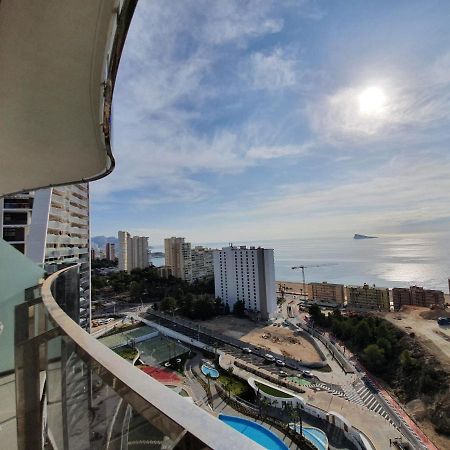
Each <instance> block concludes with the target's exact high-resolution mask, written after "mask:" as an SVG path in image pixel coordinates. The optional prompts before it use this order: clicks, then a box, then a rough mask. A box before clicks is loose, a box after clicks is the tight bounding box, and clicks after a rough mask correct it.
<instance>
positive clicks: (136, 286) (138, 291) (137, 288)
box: [130, 281, 144, 300]
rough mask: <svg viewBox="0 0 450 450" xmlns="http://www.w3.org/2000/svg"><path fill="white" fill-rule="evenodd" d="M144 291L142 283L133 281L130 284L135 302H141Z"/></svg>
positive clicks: (131, 294)
mask: <svg viewBox="0 0 450 450" xmlns="http://www.w3.org/2000/svg"><path fill="white" fill-rule="evenodd" d="M143 291H144V286H143V285H142V283H138V282H137V281H132V282H131V283H130V296H131V298H132V299H133V300H139V299H140V298H141V295H142V292H143Z"/></svg>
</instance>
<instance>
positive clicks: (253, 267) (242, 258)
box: [214, 246, 277, 320]
mask: <svg viewBox="0 0 450 450" xmlns="http://www.w3.org/2000/svg"><path fill="white" fill-rule="evenodd" d="M214 284H215V293H216V297H220V298H221V299H222V301H223V302H224V303H225V304H226V305H228V306H229V307H230V309H231V310H232V309H233V306H234V304H235V303H236V302H237V301H239V300H242V301H243V302H244V304H245V308H246V310H247V311H249V312H251V313H253V314H257V315H258V316H259V317H260V318H261V319H264V320H267V319H270V318H272V317H273V316H274V315H275V313H276V311H277V299H276V292H275V265H274V255H273V249H265V248H261V247H258V248H255V247H249V248H247V247H245V246H240V247H234V246H230V247H224V248H222V250H214Z"/></svg>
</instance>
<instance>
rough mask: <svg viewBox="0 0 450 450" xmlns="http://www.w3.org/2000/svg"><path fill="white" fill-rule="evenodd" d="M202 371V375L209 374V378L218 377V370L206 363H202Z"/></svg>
mask: <svg viewBox="0 0 450 450" xmlns="http://www.w3.org/2000/svg"><path fill="white" fill-rule="evenodd" d="M202 372H203V375H205V376H210V377H211V378H218V377H219V371H218V370H216V369H213V368H212V367H209V366H207V365H206V364H203V366H202Z"/></svg>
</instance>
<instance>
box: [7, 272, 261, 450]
mask: <svg viewBox="0 0 450 450" xmlns="http://www.w3.org/2000/svg"><path fill="white" fill-rule="evenodd" d="M78 285H79V275H78V267H77V266H73V267H70V268H66V269H63V270H61V271H59V272H57V273H54V274H53V275H51V276H50V277H49V278H48V279H47V280H46V281H45V282H44V284H43V285H42V286H37V287H34V288H31V289H28V290H27V292H26V298H27V299H28V301H27V302H26V303H22V304H19V305H18V306H17V307H16V310H15V323H16V331H15V343H14V345H15V354H16V359H15V360H16V362H15V378H16V396H17V399H16V400H17V410H16V421H17V448H18V449H20V450H25V449H27V450H28V449H41V448H43V447H44V446H48V448H61V449H62V448H65V449H72V448H73V449H99V448H108V449H113V448H121V449H127V448H128V442H132V441H133V439H135V437H136V436H140V439H145V440H149V441H156V442H159V443H160V444H161V448H167V449H169V448H170V449H173V448H176V449H185V450H190V449H192V450H194V449H219V450H220V449H223V450H228V449H230V448H239V449H242V450H247V449H248V450H250V449H254V450H256V449H261V448H262V447H260V446H259V445H258V444H256V443H254V442H253V441H251V440H249V439H248V438H246V437H245V436H243V435H242V434H240V433H238V432H237V431H235V430H234V429H232V428H230V427H228V426H227V425H225V424H224V423H222V422H221V421H219V420H217V419H216V418H215V417H213V416H212V415H210V414H208V413H207V412H206V411H204V410H202V409H201V408H199V407H197V406H195V405H192V404H190V403H188V402H186V400H185V399H183V398H182V397H181V396H179V395H178V394H176V393H175V392H173V391H172V390H170V389H169V388H166V387H165V386H164V385H162V384H160V383H159V382H158V381H156V380H154V379H153V378H151V377H149V376H148V375H147V374H145V373H144V372H142V371H140V370H138V369H136V368H135V367H133V366H132V365H130V364H129V363H128V362H127V361H125V360H124V359H122V358H121V357H120V356H118V355H117V354H115V353H114V352H113V351H112V350H110V349H109V348H107V347H105V346H104V345H103V344H102V343H100V342H99V341H98V340H96V339H95V338H94V337H92V336H91V335H89V334H88V333H87V332H86V331H84V330H83V329H82V328H81V327H80V326H79V325H78V323H80V324H81V325H83V323H82V322H85V321H86V319H84V318H82V319H80V313H79V311H80V305H79V287H78Z"/></svg>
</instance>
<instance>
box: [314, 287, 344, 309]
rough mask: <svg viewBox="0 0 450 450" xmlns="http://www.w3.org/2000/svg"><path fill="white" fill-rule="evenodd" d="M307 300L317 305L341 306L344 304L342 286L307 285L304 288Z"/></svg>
mask: <svg viewBox="0 0 450 450" xmlns="http://www.w3.org/2000/svg"><path fill="white" fill-rule="evenodd" d="M306 291H307V293H308V300H309V301H311V300H312V301H315V302H317V303H334V304H338V305H342V304H343V303H344V299H345V295H344V285H343V284H334V283H327V282H326V281H324V282H323V283H309V284H308V285H307V287H306Z"/></svg>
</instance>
